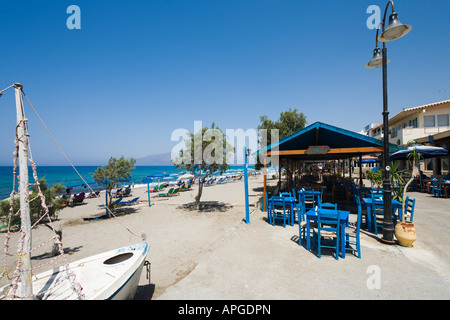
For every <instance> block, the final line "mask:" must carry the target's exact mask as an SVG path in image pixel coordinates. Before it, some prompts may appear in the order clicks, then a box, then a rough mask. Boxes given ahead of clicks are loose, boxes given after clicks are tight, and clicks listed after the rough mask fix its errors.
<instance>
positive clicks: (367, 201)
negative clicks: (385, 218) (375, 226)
mask: <svg viewBox="0 0 450 320" xmlns="http://www.w3.org/2000/svg"><path fill="white" fill-rule="evenodd" d="M362 200H363V203H364V205H365V206H366V210H367V228H368V229H369V231H370V232H372V212H371V211H372V204H373V203H372V198H363V199H362ZM381 200H382V198H381ZM381 202H383V201H381ZM397 210H398V216H399V219H401V218H402V203H401V202H400V201H397V200H394V199H392V213H393V214H392V218H393V219H396V216H395V211H397Z"/></svg>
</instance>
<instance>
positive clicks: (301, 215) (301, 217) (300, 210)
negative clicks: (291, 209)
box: [295, 202, 306, 224]
mask: <svg viewBox="0 0 450 320" xmlns="http://www.w3.org/2000/svg"><path fill="white" fill-rule="evenodd" d="M295 208H296V210H297V217H298V223H299V224H300V222H303V221H305V220H306V217H305V205H304V204H303V203H302V202H298V203H295Z"/></svg>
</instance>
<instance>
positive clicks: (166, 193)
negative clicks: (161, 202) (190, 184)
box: [158, 188, 174, 197]
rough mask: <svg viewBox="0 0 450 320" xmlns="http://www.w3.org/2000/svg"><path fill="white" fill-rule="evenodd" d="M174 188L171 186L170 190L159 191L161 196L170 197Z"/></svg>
mask: <svg viewBox="0 0 450 320" xmlns="http://www.w3.org/2000/svg"><path fill="white" fill-rule="evenodd" d="M173 190H174V188H170V189H169V191H167V192H165V193H158V196H159V197H169V196H170V195H171V194H172V192H173Z"/></svg>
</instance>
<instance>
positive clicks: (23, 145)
mask: <svg viewBox="0 0 450 320" xmlns="http://www.w3.org/2000/svg"><path fill="white" fill-rule="evenodd" d="M22 88H23V87H22V85H21V84H19V83H15V84H14V89H15V93H16V112H17V128H16V130H17V139H18V144H19V194H20V219H21V231H22V232H23V233H24V234H25V237H24V240H23V241H24V242H23V246H22V252H21V253H20V256H19V259H21V261H20V263H21V266H22V271H21V275H20V276H21V281H22V285H21V288H22V291H21V296H22V297H31V296H32V295H33V287H32V280H31V253H30V252H31V220H30V206H29V204H28V197H29V194H28V140H27V138H26V136H25V134H26V132H25V123H26V118H25V113H24V110H23V100H22Z"/></svg>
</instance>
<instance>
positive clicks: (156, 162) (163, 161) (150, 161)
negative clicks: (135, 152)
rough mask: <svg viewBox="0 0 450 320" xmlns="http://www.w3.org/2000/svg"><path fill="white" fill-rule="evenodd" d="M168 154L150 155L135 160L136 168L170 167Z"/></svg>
mask: <svg viewBox="0 0 450 320" xmlns="http://www.w3.org/2000/svg"><path fill="white" fill-rule="evenodd" d="M170 155H171V153H170V152H166V153H161V154H152V155H149V156H146V157H143V158H139V159H136V165H137V166H171V165H172V161H171V160H170Z"/></svg>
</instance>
